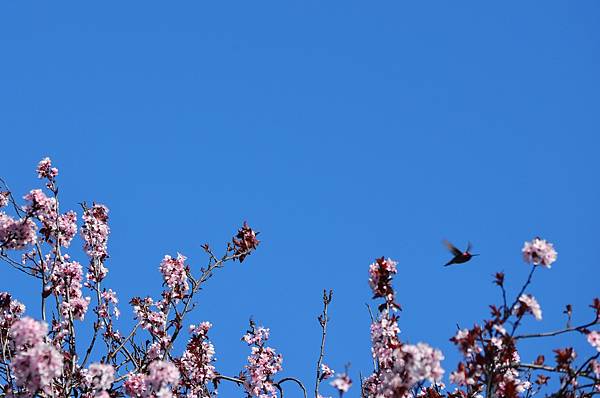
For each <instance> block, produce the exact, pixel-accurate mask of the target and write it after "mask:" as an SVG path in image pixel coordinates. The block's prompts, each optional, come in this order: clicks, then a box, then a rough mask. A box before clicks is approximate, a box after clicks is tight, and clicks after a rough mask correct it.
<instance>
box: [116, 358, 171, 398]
mask: <svg viewBox="0 0 600 398" xmlns="http://www.w3.org/2000/svg"><path fill="white" fill-rule="evenodd" d="M177 383H179V370H177V367H176V366H175V365H174V364H173V363H171V362H167V361H161V360H158V361H153V362H151V363H150V365H148V374H143V373H132V374H130V375H129V377H128V378H127V380H126V381H125V384H124V386H125V392H126V393H127V395H129V396H130V397H157V398H170V397H172V396H173V388H175V387H176V386H177Z"/></svg>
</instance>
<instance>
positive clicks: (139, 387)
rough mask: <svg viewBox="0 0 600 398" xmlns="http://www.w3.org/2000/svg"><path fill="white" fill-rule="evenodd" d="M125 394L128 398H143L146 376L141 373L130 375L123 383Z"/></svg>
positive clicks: (145, 388)
mask: <svg viewBox="0 0 600 398" xmlns="http://www.w3.org/2000/svg"><path fill="white" fill-rule="evenodd" d="M123 385H124V387H125V393H126V394H127V395H129V396H130V397H135V398H139V397H143V396H145V394H146V390H147V387H146V375H144V374H141V373H131V374H129V377H127V380H126V381H125V383H123Z"/></svg>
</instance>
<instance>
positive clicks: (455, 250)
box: [444, 240, 462, 256]
mask: <svg viewBox="0 0 600 398" xmlns="http://www.w3.org/2000/svg"><path fill="white" fill-rule="evenodd" d="M444 245H446V247H447V248H448V250H450V252H452V254H454V255H455V256H460V255H461V254H462V252H461V251H460V250H458V249H457V248H456V246H454V245H453V244H452V243H450V242H448V241H447V240H444Z"/></svg>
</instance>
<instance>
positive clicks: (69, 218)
mask: <svg viewBox="0 0 600 398" xmlns="http://www.w3.org/2000/svg"><path fill="white" fill-rule="evenodd" d="M58 232H59V233H58V235H59V239H58V243H59V244H60V245H61V246H64V247H69V245H70V244H71V241H72V240H73V238H74V237H75V235H76V234H77V213H75V212H74V211H68V212H66V213H65V214H62V215H60V216H59V217H58Z"/></svg>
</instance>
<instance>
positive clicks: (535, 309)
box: [513, 294, 542, 321]
mask: <svg viewBox="0 0 600 398" xmlns="http://www.w3.org/2000/svg"><path fill="white" fill-rule="evenodd" d="M513 312H514V314H515V315H517V316H523V314H525V313H526V312H529V313H531V314H532V315H533V316H534V317H535V319H537V320H538V321H541V320H542V308H541V307H540V304H539V303H538V302H537V300H536V299H535V297H533V296H532V295H530V294H522V295H521V296H520V297H519V301H518V303H517V305H515V308H514V310H513Z"/></svg>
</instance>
